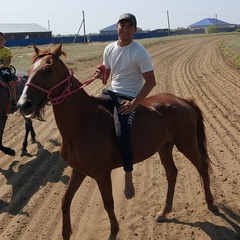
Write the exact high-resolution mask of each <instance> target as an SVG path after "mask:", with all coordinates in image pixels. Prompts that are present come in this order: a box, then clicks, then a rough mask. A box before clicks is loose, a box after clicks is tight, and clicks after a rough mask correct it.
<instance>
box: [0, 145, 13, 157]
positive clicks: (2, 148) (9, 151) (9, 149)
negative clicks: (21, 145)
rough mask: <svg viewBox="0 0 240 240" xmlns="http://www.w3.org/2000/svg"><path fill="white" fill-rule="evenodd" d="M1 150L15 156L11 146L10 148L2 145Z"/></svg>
mask: <svg viewBox="0 0 240 240" xmlns="http://www.w3.org/2000/svg"><path fill="white" fill-rule="evenodd" d="M0 150H1V151H2V152H3V153H4V154H7V155H10V156H15V154H16V153H15V151H14V150H13V149H11V148H8V147H1V148H0Z"/></svg>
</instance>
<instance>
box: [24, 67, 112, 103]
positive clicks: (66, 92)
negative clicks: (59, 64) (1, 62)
mask: <svg viewBox="0 0 240 240" xmlns="http://www.w3.org/2000/svg"><path fill="white" fill-rule="evenodd" d="M98 69H99V70H100V71H102V72H103V79H102V82H103V84H106V83H107V79H106V69H105V66H104V65H103V64H101V65H99V66H98ZM72 76H73V71H72V69H69V75H68V76H67V77H66V78H65V79H64V80H62V81H61V82H59V83H57V84H56V85H54V86H53V87H51V88H50V89H49V90H47V89H45V88H42V87H40V86H38V85H36V84H34V83H31V82H27V83H26V84H25V86H31V87H35V88H37V89H39V90H41V91H43V92H45V93H46V94H47V100H48V101H51V103H52V104H53V105H57V104H60V103H61V102H62V101H63V100H64V99H65V98H66V97H68V96H70V95H72V94H74V93H75V92H77V91H79V90H80V89H82V88H84V87H86V86H88V85H89V84H90V83H91V82H93V81H94V80H96V79H97V78H95V77H94V78H90V79H88V80H87V81H85V82H83V84H82V85H81V86H78V88H76V89H74V90H73V91H71V86H72V82H71V79H72ZM64 83H66V85H65V89H64V91H63V92H62V93H61V94H60V95H59V96H57V97H54V98H51V97H50V95H51V94H52V91H53V90H54V89H55V88H57V87H59V86H61V85H62V84H64ZM76 83H77V81H76ZM77 85H78V83H77Z"/></svg>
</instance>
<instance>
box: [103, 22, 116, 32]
mask: <svg viewBox="0 0 240 240" xmlns="http://www.w3.org/2000/svg"><path fill="white" fill-rule="evenodd" d="M114 30H117V23H115V24H113V25H111V26H108V27H106V28H103V29H101V30H100V31H104V32H105V31H114Z"/></svg>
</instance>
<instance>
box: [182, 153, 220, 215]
mask: <svg viewBox="0 0 240 240" xmlns="http://www.w3.org/2000/svg"><path fill="white" fill-rule="evenodd" d="M185 156H186V157H187V158H188V159H189V160H190V161H191V162H192V164H193V165H194V166H195V167H196V169H197V170H198V173H199V175H200V179H201V184H202V186H203V189H204V193H205V199H206V203H207V205H208V209H209V210H211V211H217V210H218V207H217V206H216V205H214V199H213V195H212V192H211V189H210V177H209V166H208V163H207V162H204V160H203V159H202V158H201V155H200V153H199V151H197V150H196V151H192V152H191V154H189V153H188V155H187V154H185Z"/></svg>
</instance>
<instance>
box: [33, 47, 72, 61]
mask: <svg viewBox="0 0 240 240" xmlns="http://www.w3.org/2000/svg"><path fill="white" fill-rule="evenodd" d="M35 47H36V46H34V49H35V53H34V54H33V57H32V63H34V62H36V61H37V59H39V58H41V56H45V55H53V56H55V57H60V56H64V57H66V56H67V53H66V52H65V51H63V50H61V52H60V55H59V52H55V51H54V50H52V49H51V48H52V44H51V45H49V46H48V49H41V50H40V49H38V48H35Z"/></svg>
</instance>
